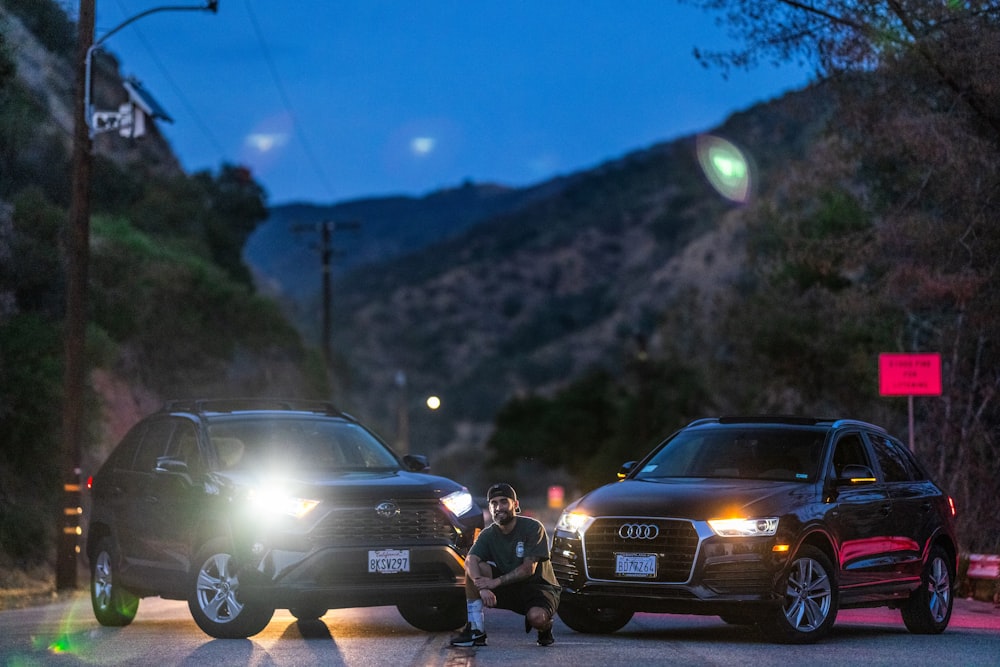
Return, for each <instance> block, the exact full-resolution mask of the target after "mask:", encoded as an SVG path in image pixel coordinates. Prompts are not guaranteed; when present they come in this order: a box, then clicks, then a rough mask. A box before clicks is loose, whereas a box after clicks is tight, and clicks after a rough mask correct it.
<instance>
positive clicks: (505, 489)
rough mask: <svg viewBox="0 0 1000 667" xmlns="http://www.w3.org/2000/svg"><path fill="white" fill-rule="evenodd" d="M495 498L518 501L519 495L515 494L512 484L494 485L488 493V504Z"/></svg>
mask: <svg viewBox="0 0 1000 667" xmlns="http://www.w3.org/2000/svg"><path fill="white" fill-rule="evenodd" d="M494 498H510V499H511V500H515V501H516V500H517V494H516V493H514V487H513V486H511V485H510V484H504V483H503V482H501V483H500V484H494V485H493V486H491V487H490V490H489V491H487V492H486V502H490V501H491V500H493V499H494Z"/></svg>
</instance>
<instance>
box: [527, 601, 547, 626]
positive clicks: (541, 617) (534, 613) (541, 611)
mask: <svg viewBox="0 0 1000 667" xmlns="http://www.w3.org/2000/svg"><path fill="white" fill-rule="evenodd" d="M525 618H527V619H528V623H529V624H530V625H531V627H533V628H535V629H537V630H547V629H548V628H550V627H551V626H552V614H551V613H549V610H548V609H545V608H544V607H531V608H530V609H528V613H526V614H525Z"/></svg>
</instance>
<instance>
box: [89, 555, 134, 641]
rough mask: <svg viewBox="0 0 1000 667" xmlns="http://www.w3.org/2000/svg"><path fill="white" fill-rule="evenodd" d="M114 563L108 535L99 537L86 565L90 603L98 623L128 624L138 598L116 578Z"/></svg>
mask: <svg viewBox="0 0 1000 667" xmlns="http://www.w3.org/2000/svg"><path fill="white" fill-rule="evenodd" d="M118 563H119V560H118V555H117V552H116V551H115V548H114V544H113V542H112V541H111V538H109V537H105V538H102V539H101V541H100V542H98V544H97V553H96V554H94V559H93V561H92V562H91V564H90V603H91V605H92V606H93V607H94V616H95V617H97V622H98V623H100V624H101V625H108V626H113V627H121V626H124V625H128V624H129V623H131V622H132V619H134V618H135V614H136V612H137V611H138V610H139V597H138V596H136V595H135V594H133V593H132V592H131V591H129V590H127V589H125V588H122V586H121V584H119V583H118V582H117V581H116V579H117V578H118Z"/></svg>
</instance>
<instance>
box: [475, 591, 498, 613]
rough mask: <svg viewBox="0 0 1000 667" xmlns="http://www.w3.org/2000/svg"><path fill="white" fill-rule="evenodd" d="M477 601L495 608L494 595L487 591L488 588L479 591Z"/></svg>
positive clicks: (495, 598) (495, 597) (495, 599)
mask: <svg viewBox="0 0 1000 667" xmlns="http://www.w3.org/2000/svg"><path fill="white" fill-rule="evenodd" d="M479 599H480V600H482V601H483V604H484V605H485V606H487V607H490V608H493V607H495V606H497V596H496V593H494V592H493V591H491V590H489V589H488V588H481V589H479Z"/></svg>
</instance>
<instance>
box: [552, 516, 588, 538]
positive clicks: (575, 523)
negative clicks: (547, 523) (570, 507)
mask: <svg viewBox="0 0 1000 667" xmlns="http://www.w3.org/2000/svg"><path fill="white" fill-rule="evenodd" d="M592 523H594V519H593V517H591V516H588V515H586V514H582V513H580V512H563V513H562V516H560V517H559V523H557V524H556V530H564V531H566V532H568V533H580V534H581V535H582V534H583V532H584V531H585V530H587V528H589V527H590V524H592Z"/></svg>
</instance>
